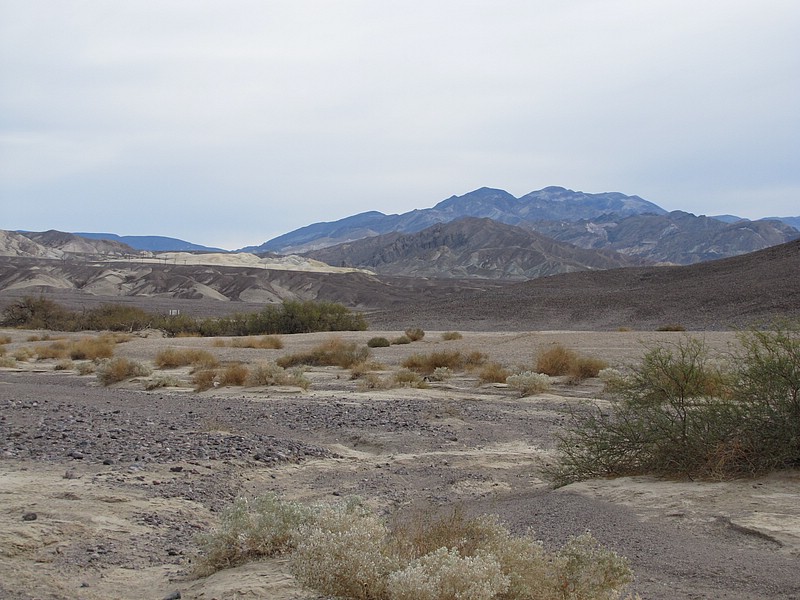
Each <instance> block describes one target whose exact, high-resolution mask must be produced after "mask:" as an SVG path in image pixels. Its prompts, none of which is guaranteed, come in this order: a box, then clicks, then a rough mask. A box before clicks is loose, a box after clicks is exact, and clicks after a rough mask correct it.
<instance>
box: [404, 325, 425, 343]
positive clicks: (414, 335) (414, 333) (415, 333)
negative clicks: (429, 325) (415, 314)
mask: <svg viewBox="0 0 800 600" xmlns="http://www.w3.org/2000/svg"><path fill="white" fill-rule="evenodd" d="M404 333H405V335H406V337H407V338H408V339H410V340H411V341H412V342H418V341H420V340H421V339H422V338H424V337H425V332H424V331H423V330H422V329H420V328H419V327H411V328H409V329H406V330H405V332H404Z"/></svg>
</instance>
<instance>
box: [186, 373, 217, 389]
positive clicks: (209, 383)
mask: <svg viewBox="0 0 800 600" xmlns="http://www.w3.org/2000/svg"><path fill="white" fill-rule="evenodd" d="M191 382H192V385H193V386H194V391H195V392H204V391H206V390H210V389H211V388H213V387H217V386H218V385H219V379H218V376H217V370H216V369H199V370H197V371H195V372H194V373H192V378H191Z"/></svg>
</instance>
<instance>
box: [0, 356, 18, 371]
mask: <svg viewBox="0 0 800 600" xmlns="http://www.w3.org/2000/svg"><path fill="white" fill-rule="evenodd" d="M16 366H17V359H16V358H14V357H13V356H3V355H2V354H0V367H2V368H4V369H10V368H12V367H16Z"/></svg>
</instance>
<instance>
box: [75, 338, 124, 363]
mask: <svg viewBox="0 0 800 600" xmlns="http://www.w3.org/2000/svg"><path fill="white" fill-rule="evenodd" d="M113 355H114V341H113V338H108V337H105V336H101V337H98V338H82V339H80V340H77V341H75V342H73V343H71V344H70V345H69V357H70V358H71V359H72V360H99V359H101V358H111V357H112V356H113Z"/></svg>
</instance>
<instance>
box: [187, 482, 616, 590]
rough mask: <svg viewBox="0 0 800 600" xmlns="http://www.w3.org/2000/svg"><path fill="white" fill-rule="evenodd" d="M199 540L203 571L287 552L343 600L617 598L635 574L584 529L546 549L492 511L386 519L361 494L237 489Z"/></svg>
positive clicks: (314, 583)
mask: <svg viewBox="0 0 800 600" xmlns="http://www.w3.org/2000/svg"><path fill="white" fill-rule="evenodd" d="M198 546H199V548H200V555H199V557H198V559H197V560H196V561H195V572H196V574H197V575H208V574H211V573H213V572H215V571H218V570H220V569H224V568H227V567H232V566H237V565H240V564H242V563H244V562H246V561H249V560H255V559H259V558H261V557H267V556H279V555H288V556H289V564H290V569H291V571H292V573H293V574H294V576H295V578H296V579H297V581H298V582H299V583H301V584H302V585H303V586H305V587H307V588H310V589H312V590H315V591H316V592H317V593H320V594H324V595H325V596H333V597H336V598H341V599H343V600H347V599H351V600H458V599H462V600H472V599H484V598H485V599H487V600H488V599H495V598H496V599H497V600H532V599H534V598H537V599H541V600H564V599H566V598H570V599H573V600H579V599H587V600H588V599H591V598H598V599H599V598H604V599H607V600H612V599H614V598H619V597H620V595H621V593H622V591H623V589H624V587H625V586H626V585H627V584H628V583H630V581H631V579H632V576H631V571H630V568H629V567H628V564H627V561H626V560H625V559H624V558H622V557H620V556H618V555H617V554H615V553H614V552H612V551H610V550H608V549H605V548H603V547H602V546H600V545H599V544H598V543H597V541H595V540H594V539H593V538H592V537H591V536H590V535H588V534H587V535H583V536H580V537H576V538H570V539H569V540H567V542H566V543H565V544H564V546H563V547H562V548H560V549H558V550H555V551H553V552H549V551H546V550H545V549H544V547H543V545H542V543H541V542H539V541H537V540H535V539H534V538H533V537H531V536H530V535H521V536H518V535H514V534H512V533H511V532H510V531H509V529H508V528H507V527H506V526H505V525H503V524H502V523H501V522H500V521H499V519H497V517H494V516H486V515H484V516H478V517H466V516H465V515H464V513H463V511H460V510H458V509H456V510H454V511H451V512H449V513H445V514H443V515H438V514H432V513H417V514H415V515H412V516H411V517H408V516H402V515H401V518H395V519H394V520H393V522H392V524H389V523H387V521H386V520H385V519H382V518H380V517H378V516H376V515H375V514H374V513H372V512H371V511H370V510H369V509H367V508H366V507H364V506H363V504H361V502H360V501H359V500H358V499H357V498H350V499H347V500H345V501H343V502H338V503H335V504H330V505H304V504H300V503H297V502H290V501H286V500H282V499H280V498H279V497H278V496H276V495H275V494H267V495H265V496H260V497H257V498H254V499H252V500H246V499H243V498H240V499H238V500H236V501H235V502H234V503H233V505H232V506H230V507H229V508H227V509H225V510H224V511H223V512H222V514H221V517H220V523H219V525H218V526H217V527H216V528H214V529H213V530H212V531H211V532H209V533H207V534H205V535H202V536H200V537H199V539H198Z"/></svg>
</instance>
